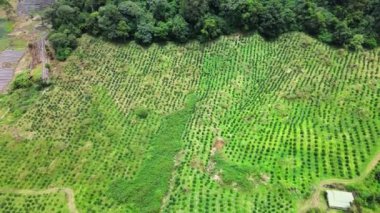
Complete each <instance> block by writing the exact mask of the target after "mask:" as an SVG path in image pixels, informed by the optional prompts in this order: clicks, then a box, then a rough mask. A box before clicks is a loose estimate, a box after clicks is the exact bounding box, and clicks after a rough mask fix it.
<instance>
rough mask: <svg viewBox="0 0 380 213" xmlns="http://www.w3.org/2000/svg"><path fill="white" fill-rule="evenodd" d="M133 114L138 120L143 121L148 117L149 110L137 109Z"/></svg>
mask: <svg viewBox="0 0 380 213" xmlns="http://www.w3.org/2000/svg"><path fill="white" fill-rule="evenodd" d="M135 114H136V115H137V117H138V118H140V119H145V118H147V117H148V115H149V110H148V109H147V108H139V109H137V110H136V111H135Z"/></svg>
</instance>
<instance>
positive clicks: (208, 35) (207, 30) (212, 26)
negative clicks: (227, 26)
mask: <svg viewBox="0 0 380 213" xmlns="http://www.w3.org/2000/svg"><path fill="white" fill-rule="evenodd" d="M222 22H223V21H222V20H221V19H220V18H218V17H217V16H210V15H209V16H206V17H205V18H204V20H203V24H202V29H201V36H202V37H203V39H204V40H210V39H214V38H216V37H218V36H220V35H221V34H222V33H223V32H222V26H221V25H222Z"/></svg>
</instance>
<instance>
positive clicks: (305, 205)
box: [298, 152, 380, 213]
mask: <svg viewBox="0 0 380 213" xmlns="http://www.w3.org/2000/svg"><path fill="white" fill-rule="evenodd" d="M379 162H380V152H379V153H377V155H376V156H375V157H374V158H373V159H372V161H371V162H369V164H368V165H367V167H366V168H365V170H364V171H363V173H362V174H361V175H360V176H359V177H356V178H353V179H334V178H332V179H326V180H322V181H321V182H319V184H318V185H317V186H316V188H315V191H314V193H313V194H312V195H311V197H310V198H309V199H308V200H306V201H301V202H300V204H299V208H298V212H299V213H304V212H306V211H307V210H309V209H311V208H316V207H318V206H319V204H320V202H321V201H320V195H321V192H322V191H323V190H324V189H326V185H330V184H337V183H338V184H345V185H347V184H354V183H357V182H360V181H362V180H364V179H365V178H366V177H367V176H368V175H369V174H370V173H371V171H372V170H373V169H375V167H376V165H377V164H378V163H379Z"/></svg>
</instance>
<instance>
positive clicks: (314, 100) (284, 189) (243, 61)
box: [0, 33, 380, 213]
mask: <svg viewBox="0 0 380 213" xmlns="http://www.w3.org/2000/svg"><path fill="white" fill-rule="evenodd" d="M379 56H380V52H379V49H375V50H372V51H367V52H348V51H345V50H337V49H332V48H330V47H328V46H326V45H324V44H322V43H320V42H317V41H315V40H313V39H311V38H310V37H307V36H305V35H303V34H298V33H293V34H286V35H284V36H281V37H280V38H279V40H276V41H273V42H266V41H264V39H263V38H261V37H260V36H258V35H254V36H231V37H222V38H221V39H220V40H218V41H216V42H213V43H208V44H203V45H201V44H199V43H197V42H192V43H189V44H186V45H181V46H177V45H175V44H171V43H169V44H167V45H161V46H160V45H152V46H151V47H149V48H142V47H141V46H139V45H137V44H136V43H134V42H130V43H129V44H127V45H124V46H123V45H115V44H110V43H106V42H104V41H101V40H98V39H94V38H91V37H88V36H84V37H83V38H82V39H81V41H80V45H79V48H78V49H77V50H76V51H75V52H74V54H73V56H72V57H70V58H69V59H68V61H67V62H66V65H65V68H64V70H62V72H60V74H59V76H58V78H57V80H56V82H55V84H54V87H52V88H49V89H48V90H46V91H44V93H43V95H40V96H39V100H38V101H36V102H35V104H33V105H32V106H30V105H29V107H28V110H25V111H23V113H22V114H21V115H22V116H18V117H17V118H18V119H14V120H13V121H12V122H7V121H9V120H10V119H8V117H9V116H12V112H11V113H10V114H9V115H8V116H7V118H5V120H4V121H3V123H2V125H1V128H0V136H1V137H0V138H1V139H0V168H1V169H0V183H1V184H2V185H5V186H4V187H11V188H37V189H43V188H47V187H49V186H52V185H54V186H65V187H70V188H72V189H73V190H74V191H75V198H76V205H77V207H78V209H79V211H80V212H91V211H95V212H127V211H131V212H136V209H140V210H142V212H149V211H152V210H153V211H156V210H157V209H158V208H160V210H162V211H163V212H179V211H183V212H222V211H224V212H270V213H276V212H295V211H296V210H295V203H296V202H297V201H298V200H299V199H302V198H303V197H305V196H307V195H309V194H310V192H311V191H312V188H313V187H312V186H313V184H314V183H316V182H318V181H319V180H323V179H326V178H353V177H357V176H358V175H359V174H360V173H361V171H362V169H363V168H364V167H366V164H367V163H368V162H369V161H370V160H371V156H373V155H374V154H375V153H376V152H378V151H379V148H380V141H379V140H378V137H377V136H378V135H379V134H380V132H379V131H380V119H379V113H378V111H379V101H378V91H379V88H380V87H379V79H378V76H379V73H380V70H379V69H380V66H379V65H380V61H379V60H380V57H379ZM17 91H18V90H17ZM17 91H16V92H17ZM20 91H21V90H20ZM15 94H17V93H15ZM190 94H194V95H195V96H196V97H197V101H196V105H195V107H194V104H195V101H192V102H190V103H193V104H189V103H187V102H188V97H189V95H190ZM11 95H13V94H11ZM190 97H191V96H190ZM25 99H26V97H23V96H21V95H19V96H14V97H13V96H12V97H10V96H6V97H5V98H4V99H1V100H2V101H1V102H0V103H1V104H0V107H1V112H3V111H6V110H7V109H8V106H9V104H8V102H13V103H18V102H21V101H23V100H25ZM144 108H145V109H148V111H149V113H148V116H146V117H145V116H143V117H145V118H144V119H141V118H139V116H137V114H136V110H137V109H144ZM3 127H4V128H3ZM3 136H4V137H3ZM5 136H6V137H5ZM215 138H223V140H224V146H223V147H222V148H220V150H219V151H218V152H217V154H215V153H213V151H212V150H213V147H214V145H215ZM214 154H215V155H214ZM250 187H251V188H250ZM243 188H248V189H243ZM124 189H125V190H124ZM115 193H117V194H118V195H120V197H118V196H116V195H115ZM120 201H121V202H120Z"/></svg>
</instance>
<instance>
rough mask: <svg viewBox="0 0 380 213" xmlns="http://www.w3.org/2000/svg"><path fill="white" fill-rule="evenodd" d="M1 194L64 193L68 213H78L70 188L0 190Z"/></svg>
mask: <svg viewBox="0 0 380 213" xmlns="http://www.w3.org/2000/svg"><path fill="white" fill-rule="evenodd" d="M0 192H1V193H13V194H21V195H46V194H55V193H59V192H64V193H65V195H66V199H67V206H68V208H69V211H70V213H78V210H77V208H76V206H75V196H74V191H73V190H72V189H70V188H49V189H43V190H34V189H33V190H28V189H0Z"/></svg>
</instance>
